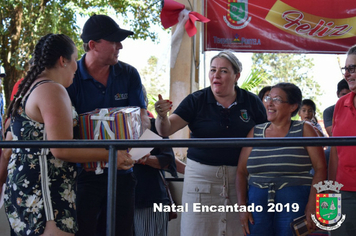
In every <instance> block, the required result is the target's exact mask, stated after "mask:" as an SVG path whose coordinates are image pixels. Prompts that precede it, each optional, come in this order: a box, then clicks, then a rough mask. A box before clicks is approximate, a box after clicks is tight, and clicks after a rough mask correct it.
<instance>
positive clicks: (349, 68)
mask: <svg viewBox="0 0 356 236" xmlns="http://www.w3.org/2000/svg"><path fill="white" fill-rule="evenodd" d="M355 69H356V65H349V66H345V67H342V68H341V72H342V74H345V73H346V71H348V72H349V73H350V74H352V73H355Z"/></svg>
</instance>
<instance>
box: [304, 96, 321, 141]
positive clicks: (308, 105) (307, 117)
mask: <svg viewBox="0 0 356 236" xmlns="http://www.w3.org/2000/svg"><path fill="white" fill-rule="evenodd" d="M315 112H316V106H315V103H314V102H313V100H311V99H304V100H303V101H302V105H301V107H300V109H299V111H298V115H299V116H300V119H301V120H304V121H308V122H310V123H311V124H312V125H313V127H314V129H315V131H316V132H317V134H318V135H319V136H320V137H324V136H325V135H324V133H323V129H322V128H321V126H320V124H319V123H318V120H317V118H316V116H315Z"/></svg>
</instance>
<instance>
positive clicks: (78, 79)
mask: <svg viewBox="0 0 356 236" xmlns="http://www.w3.org/2000/svg"><path fill="white" fill-rule="evenodd" d="M132 34H133V32H131V31H128V30H124V29H121V28H120V26H119V25H118V24H117V23H116V22H115V21H114V20H113V19H111V18H110V17H108V16H105V15H93V16H91V17H90V18H89V19H88V20H87V22H86V23H85V25H84V27H83V33H82V35H81V38H82V39H83V42H84V44H83V46H84V50H85V52H86V54H85V55H84V56H83V57H82V58H81V60H79V61H78V69H77V72H76V74H75V77H74V80H73V84H72V85H71V86H70V87H69V88H68V89H67V90H68V93H69V96H70V98H71V100H72V103H73V106H74V107H75V108H76V110H77V112H78V113H79V114H81V113H84V112H88V111H92V110H94V109H96V108H108V107H124V106H138V107H141V119H142V124H143V126H144V128H148V127H149V119H148V116H147V111H146V104H145V101H144V96H143V93H142V84H141V78H140V76H139V74H138V72H137V70H136V69H135V68H134V67H132V66H130V65H128V64H126V63H123V62H121V61H118V54H119V51H120V49H122V44H121V41H123V40H124V39H125V38H126V37H127V36H129V35H132ZM117 173H118V175H117V176H118V177H117V193H116V194H117V198H116V223H115V225H116V230H115V232H116V235H123V236H126V235H127V236H129V235H133V213H134V204H135V199H134V196H135V185H136V180H135V178H134V176H133V173H132V169H130V170H128V171H121V170H118V172H117ZM107 174H108V172H107V168H105V169H104V172H103V173H102V174H96V173H95V172H91V171H85V170H83V169H81V170H80V171H79V175H78V192H77V210H78V227H79V231H78V233H77V234H76V235H77V236H91V235H93V236H94V235H95V236H99V235H100V236H101V235H106V207H107V204H106V203H107V202H106V199H107V184H108V182H107V180H108V175H107Z"/></svg>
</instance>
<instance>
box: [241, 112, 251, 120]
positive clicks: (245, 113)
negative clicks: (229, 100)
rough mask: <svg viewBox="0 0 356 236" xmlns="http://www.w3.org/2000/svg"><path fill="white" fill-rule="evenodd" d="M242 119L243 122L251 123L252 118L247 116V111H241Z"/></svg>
mask: <svg viewBox="0 0 356 236" xmlns="http://www.w3.org/2000/svg"><path fill="white" fill-rule="evenodd" d="M240 119H241V120H242V121H243V122H249V121H250V117H249V115H248V114H247V110H240Z"/></svg>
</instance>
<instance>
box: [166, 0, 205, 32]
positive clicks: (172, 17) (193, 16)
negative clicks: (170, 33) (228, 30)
mask: <svg viewBox="0 0 356 236" xmlns="http://www.w3.org/2000/svg"><path fill="white" fill-rule="evenodd" d="M184 9H185V6H184V5H183V4H181V3H178V2H176V1H173V0H164V6H163V8H162V11H161V23H162V25H163V27H164V28H165V29H167V28H169V27H171V26H173V25H175V24H177V23H178V17H179V13H180V12H181V11H182V10H184ZM196 21H200V22H203V23H206V22H209V21H210V20H209V19H208V18H206V17H205V16H203V15H201V14H199V13H197V12H194V11H191V12H189V20H188V21H187V22H186V23H185V30H186V31H187V33H188V35H189V37H192V36H193V35H195V34H196V33H197V29H196V28H195V22H196Z"/></svg>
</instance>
